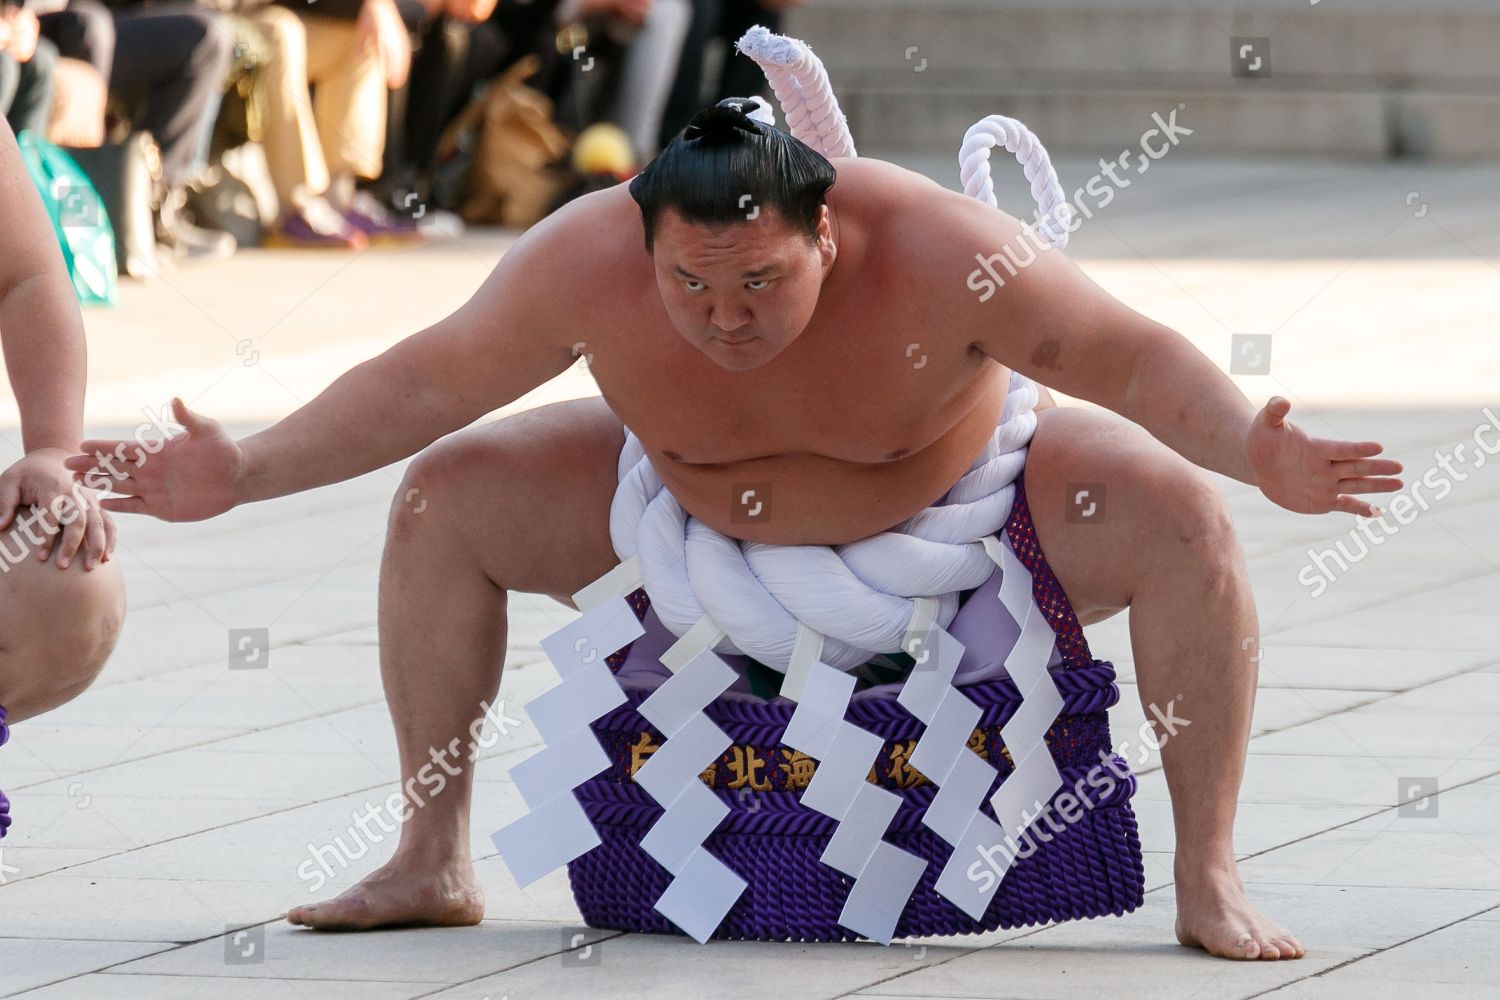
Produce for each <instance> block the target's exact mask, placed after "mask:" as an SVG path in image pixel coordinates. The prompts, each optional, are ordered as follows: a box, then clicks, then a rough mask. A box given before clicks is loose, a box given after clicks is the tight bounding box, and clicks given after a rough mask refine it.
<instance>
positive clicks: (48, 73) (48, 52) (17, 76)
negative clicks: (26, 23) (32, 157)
mask: <svg viewBox="0 0 1500 1000" xmlns="http://www.w3.org/2000/svg"><path fill="white" fill-rule="evenodd" d="M56 72H57V49H55V48H53V46H52V43H51V42H48V41H47V40H46V39H42V40H40V41H38V42H37V46H36V53H35V54H34V55H32V57H31V58H30V59H29V60H27V61H26V62H24V63H18V62H16V61H15V60H14V59H12V58H11V57H10V56H6V55H0V115H4V116H5V119H6V121H8V122H10V127H11V129H12V130H14V131H16V132H20V131H22V130H24V129H29V130H30V131H33V132H36V133H38V134H45V133H46V131H47V119H48V118H49V117H51V115H52V85H53V77H54V75H55V74H56Z"/></svg>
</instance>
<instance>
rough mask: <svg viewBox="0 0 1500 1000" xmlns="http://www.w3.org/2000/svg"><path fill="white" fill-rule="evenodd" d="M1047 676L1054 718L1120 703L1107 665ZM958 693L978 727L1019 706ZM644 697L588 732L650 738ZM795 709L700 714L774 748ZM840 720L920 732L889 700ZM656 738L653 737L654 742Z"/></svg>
mask: <svg viewBox="0 0 1500 1000" xmlns="http://www.w3.org/2000/svg"><path fill="white" fill-rule="evenodd" d="M1052 676H1053V680H1054V681H1055V682H1056V684H1057V687H1058V690H1059V691H1061V692H1062V696H1063V707H1062V711H1061V713H1059V714H1062V715H1087V714H1089V713H1091V712H1102V711H1105V710H1106V709H1108V708H1110V707H1112V706H1113V705H1114V704H1115V703H1116V702H1118V701H1119V700H1120V689H1119V687H1118V686H1117V685H1116V684H1115V683H1114V679H1115V669H1114V666H1113V665H1112V664H1111V663H1109V661H1107V660H1095V661H1094V662H1093V663H1092V664H1090V665H1089V666H1087V667H1080V668H1078V669H1075V670H1054V671H1053V674H1052ZM961 690H962V691H963V692H964V693H965V694H967V695H968V696H969V697H970V698H971V699H972V700H973V701H975V702H977V703H978V704H979V705H980V706H981V708H982V709H983V711H982V714H981V715H980V717H979V723H978V724H979V725H981V726H990V725H999V724H1000V723H1003V722H1005V721H1006V720H1007V719H1009V718H1010V717H1011V715H1013V714H1014V713H1015V711H1016V709H1017V708H1019V707H1020V704H1021V692H1020V690H1019V689H1018V688H1017V687H1016V683H1015V681H1013V680H1011V679H1010V678H1008V677H1006V678H998V679H996V680H990V681H980V682H978V683H975V684H965V685H964V686H963V687H962V688H961ZM650 693H651V692H649V691H638V690H635V691H627V692H626V698H627V700H626V701H625V702H624V703H623V704H621V705H620V706H619V707H617V708H614V709H612V710H610V711H609V712H608V713H607V714H605V715H603V716H600V717H599V718H598V719H596V720H595V721H594V723H593V728H594V729H595V730H600V731H603V730H614V731H620V732H640V731H642V730H647V729H650V730H651V731H652V732H655V730H654V729H652V727H651V726H650V724H649V723H648V722H646V720H645V719H643V718H642V717H641V715H640V712H639V706H640V704H641V702H642V701H645V700H646V698H647V697H648V696H649V695H650ZM796 708H797V706H796V704H795V703H793V702H791V701H788V700H786V699H784V698H777V699H775V700H773V701H759V702H757V701H740V700H729V699H722V698H721V699H719V700H717V701H713V702H710V703H709V705H708V706H707V707H706V708H705V709H704V710H703V711H704V714H705V715H707V716H708V717H709V718H710V719H712V720H713V721H714V722H715V723H717V724H718V725H719V726H720V727H721V728H722V729H723V730H724V732H725V733H727V734H728V735H729V737H730V739H731V740H733V741H734V742H736V743H764V744H775V743H779V742H781V737H782V735H783V734H784V733H785V732H786V726H787V723H788V722H789V721H791V718H792V712H793V711H795V710H796ZM845 718H847V720H848V721H849V722H852V723H854V724H855V725H857V726H861V727H863V728H865V729H868V730H870V731H871V732H872V733H875V734H876V735H877V736H880V737H881V738H882V739H884V740H887V741H890V740H909V739H916V738H917V737H919V736H921V735H922V731H923V729H924V728H925V727H924V726H923V725H922V723H921V721H920V720H918V719H917V718H915V717H914V716H913V715H912V714H911V713H910V712H908V711H907V710H906V709H905V708H902V707H901V705H900V703H898V702H897V701H896V699H894V698H863V699H858V700H855V701H851V702H850V703H849V712H848V714H847V715H846V716H845ZM660 736H661V734H660V733H657V737H658V738H660Z"/></svg>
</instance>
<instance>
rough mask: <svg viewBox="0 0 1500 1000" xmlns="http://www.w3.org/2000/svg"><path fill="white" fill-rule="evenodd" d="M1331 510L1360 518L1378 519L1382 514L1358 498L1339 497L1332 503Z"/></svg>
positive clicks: (1377, 508) (1376, 508) (1373, 506)
mask: <svg viewBox="0 0 1500 1000" xmlns="http://www.w3.org/2000/svg"><path fill="white" fill-rule="evenodd" d="M1333 509H1334V510H1339V511H1343V512H1344V513H1345V514H1357V515H1359V516H1360V517H1379V516H1380V515H1381V513H1382V511H1381V510H1380V508H1379V507H1376V506H1375V505H1374V504H1371V503H1366V502H1365V501H1363V500H1361V499H1359V498H1358V497H1349V496H1339V497H1335V498H1334V501H1333Z"/></svg>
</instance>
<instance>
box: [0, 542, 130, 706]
mask: <svg viewBox="0 0 1500 1000" xmlns="http://www.w3.org/2000/svg"><path fill="white" fill-rule="evenodd" d="M3 565H4V570H5V571H4V579H3V580H0V704H3V705H4V706H5V707H6V709H7V710H8V711H9V712H10V713H11V715H12V718H13V719H14V720H16V721H19V720H20V719H21V718H24V717H29V716H34V715H38V714H40V713H42V712H45V711H48V710H50V709H53V708H56V707H57V706H59V705H62V704H64V703H65V702H68V701H71V700H72V699H74V698H76V697H77V696H78V695H79V694H81V693H83V691H84V690H85V689H86V688H88V686H89V685H90V684H92V683H93V682H94V679H95V678H96V677H98V676H99V672H100V671H101V670H102V669H103V668H104V664H105V662H106V661H107V660H108V659H109V655H110V653H111V652H113V651H114V648H115V644H116V643H117V642H118V641H119V637H120V630H121V628H122V627H123V625H124V621H125V584H124V580H123V577H122V576H121V574H120V571H119V568H118V566H117V565H116V564H115V563H113V562H109V563H104V564H102V565H100V566H97V567H95V568H94V569H93V570H91V571H85V570H84V569H83V568H82V564H81V563H78V564H75V565H74V566H72V567H70V568H68V569H66V570H59V569H58V568H57V566H56V565H55V563H53V562H51V561H48V562H46V563H42V562H38V561H36V560H35V559H32V558H30V557H28V558H25V559H22V560H20V561H18V562H16V563H14V564H12V563H11V562H9V561H8V560H7V561H5V562H4V564H3Z"/></svg>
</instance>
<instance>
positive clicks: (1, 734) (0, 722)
mask: <svg viewBox="0 0 1500 1000" xmlns="http://www.w3.org/2000/svg"><path fill="white" fill-rule="evenodd" d="M5 718H6V716H5V706H4V705H0V747H3V746H5V744H6V742H7V741H8V740H9V739H10V727H9V726H7V725H6V724H5ZM9 829H10V799H8V798H6V797H5V793H4V792H0V840H3V839H5V834H6V832H7V831H8V830H9Z"/></svg>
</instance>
